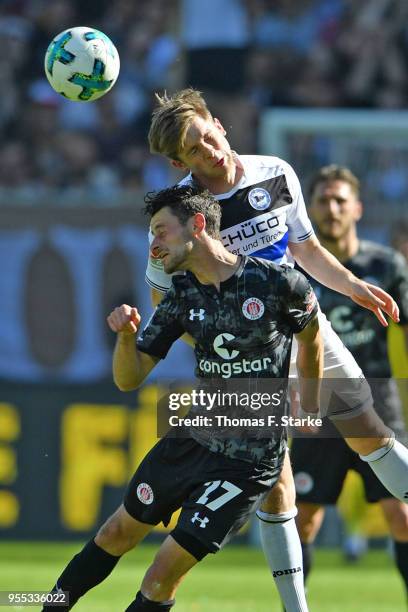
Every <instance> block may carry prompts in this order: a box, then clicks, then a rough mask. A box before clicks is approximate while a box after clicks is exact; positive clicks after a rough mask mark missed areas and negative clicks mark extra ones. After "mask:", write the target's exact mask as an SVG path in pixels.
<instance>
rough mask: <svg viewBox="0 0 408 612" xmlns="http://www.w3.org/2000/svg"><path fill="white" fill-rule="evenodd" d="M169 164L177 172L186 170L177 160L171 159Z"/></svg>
mask: <svg viewBox="0 0 408 612" xmlns="http://www.w3.org/2000/svg"><path fill="white" fill-rule="evenodd" d="M170 164H171V165H172V166H173V168H177V169H178V170H187V166H186V165H185V164H183V162H181V161H179V160H178V159H171V160H170Z"/></svg>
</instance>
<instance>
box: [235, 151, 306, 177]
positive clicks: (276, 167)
mask: <svg viewBox="0 0 408 612" xmlns="http://www.w3.org/2000/svg"><path fill="white" fill-rule="evenodd" d="M239 159H240V160H241V161H242V163H243V165H244V167H245V169H247V168H253V169H258V170H262V169H265V170H269V171H271V172H275V173H276V176H278V175H279V174H284V173H285V172H289V173H291V172H294V170H293V168H292V166H291V165H290V164H289V163H288V162H287V161H285V160H284V159H282V158H280V157H277V156H276V155H240V156H239Z"/></svg>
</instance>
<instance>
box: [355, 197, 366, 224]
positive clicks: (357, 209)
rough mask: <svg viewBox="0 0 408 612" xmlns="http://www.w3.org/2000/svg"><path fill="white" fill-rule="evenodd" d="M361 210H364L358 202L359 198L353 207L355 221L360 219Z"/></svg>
mask: <svg viewBox="0 0 408 612" xmlns="http://www.w3.org/2000/svg"><path fill="white" fill-rule="evenodd" d="M363 212H364V207H363V203H362V202H360V200H358V201H357V202H356V208H355V212H354V219H355V221H360V219H361V217H362V216H363Z"/></svg>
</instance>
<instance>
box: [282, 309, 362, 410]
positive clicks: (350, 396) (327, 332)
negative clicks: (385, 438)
mask: <svg viewBox="0 0 408 612" xmlns="http://www.w3.org/2000/svg"><path fill="white" fill-rule="evenodd" d="M318 319H319V326H320V333H321V334H322V337H323V343H324V366H323V382H322V391H321V415H322V416H328V417H330V418H331V419H349V418H351V417H356V416H358V415H359V414H361V413H362V412H365V410H367V409H368V408H370V407H372V406H373V398H372V395H371V390H370V386H369V384H368V383H367V381H366V379H365V377H364V374H363V372H362V370H361V368H360V366H359V365H358V364H357V362H356V360H355V359H354V357H353V355H352V354H351V353H350V351H349V350H348V348H346V347H345V346H344V344H343V343H342V341H341V340H340V338H339V337H338V335H337V334H336V332H335V331H334V330H333V328H332V326H331V323H330V322H329V321H328V320H327V318H326V315H325V314H324V313H323V312H322V311H321V310H320V309H319V314H318ZM297 350H298V344H297V341H296V338H294V339H293V345H292V352H291V355H290V370H289V378H297V377H298V374H297V368H296V357H297ZM344 379H348V380H347V382H345V381H344ZM325 381H327V382H326V383H325ZM333 392H334V394H335V396H336V397H337V398H340V401H339V402H337V406H336V405H334V404H336V402H334V404H333V403H332V402H331V401H330V398H331V397H333Z"/></svg>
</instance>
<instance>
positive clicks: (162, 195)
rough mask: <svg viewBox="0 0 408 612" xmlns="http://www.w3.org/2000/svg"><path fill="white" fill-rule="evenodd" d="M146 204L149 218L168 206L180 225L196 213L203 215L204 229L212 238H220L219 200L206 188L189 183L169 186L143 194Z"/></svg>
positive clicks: (145, 209)
mask: <svg viewBox="0 0 408 612" xmlns="http://www.w3.org/2000/svg"><path fill="white" fill-rule="evenodd" d="M144 201H145V204H146V206H145V207H144V209H143V212H144V214H145V215H148V216H149V217H150V219H151V218H152V217H153V216H154V215H155V214H156V213H158V212H159V210H161V209H162V208H165V207H168V208H170V210H171V212H172V214H173V215H174V216H175V217H177V218H178V220H179V221H180V223H181V225H186V223H187V221H188V220H189V219H191V217H193V216H194V215H195V214H196V213H202V214H203V215H204V217H205V221H206V228H205V231H206V232H207V234H208V235H209V236H211V237H212V238H217V239H219V238H220V224H221V207H220V204H219V202H218V201H217V200H216V199H215V198H214V196H213V195H212V194H211V193H210V192H209V191H208V190H207V189H199V188H197V187H193V186H191V185H185V186H175V187H169V188H168V189H162V190H161V191H157V192H149V193H148V194H147V195H146V196H145V199H144Z"/></svg>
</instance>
